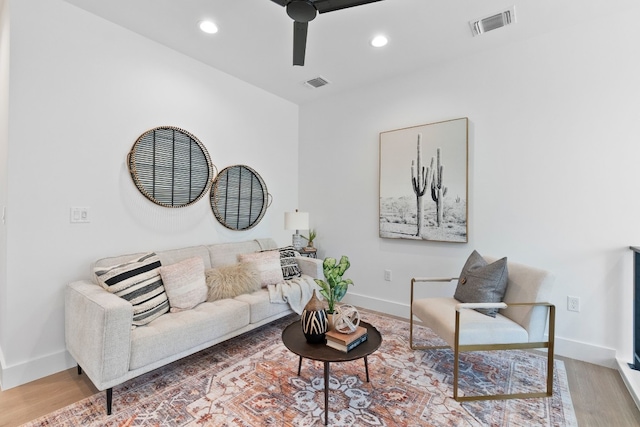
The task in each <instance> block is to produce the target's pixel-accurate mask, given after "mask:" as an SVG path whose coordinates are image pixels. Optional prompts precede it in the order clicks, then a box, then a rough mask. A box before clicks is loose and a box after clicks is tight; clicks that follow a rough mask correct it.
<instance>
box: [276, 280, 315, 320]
mask: <svg viewBox="0 0 640 427" xmlns="http://www.w3.org/2000/svg"><path fill="white" fill-rule="evenodd" d="M312 283H313V284H312ZM267 288H268V289H269V300H270V301H271V302H272V303H276V304H289V306H290V307H291V309H292V310H293V311H295V312H296V313H298V314H301V313H302V310H303V309H304V306H305V305H307V302H309V299H311V295H312V294H313V290H314V289H315V288H316V284H315V282H313V279H312V278H311V277H309V276H302V277H296V278H294V279H289V280H285V281H283V282H281V283H278V284H277V285H269V286H267Z"/></svg>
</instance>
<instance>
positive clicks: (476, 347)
mask: <svg viewBox="0 0 640 427" xmlns="http://www.w3.org/2000/svg"><path fill="white" fill-rule="evenodd" d="M452 280H457V278H455V277H451V278H449V277H438V278H415V277H414V278H412V279H411V303H410V305H409V307H410V320H409V323H410V327H409V345H410V347H411V348H412V349H413V350H433V349H443V348H451V347H450V346H449V345H440V346H425V345H416V344H415V343H414V341H413V338H414V337H413V324H414V316H413V301H414V285H415V283H418V282H450V281H452ZM508 306H509V307H511V306H531V307H534V306H544V307H547V308H548V310H549V311H548V316H549V317H548V320H549V323H548V340H547V341H537V342H519V343H507V344H471V345H464V344H460V312H461V311H462V310H466V309H474V308H480V307H483V308H507V307H508ZM555 317H556V307H555V305H553V304H550V303H548V302H519V303H509V304H507V303H504V302H501V303H479V304H476V303H459V304H457V305H456V310H455V336H454V340H455V341H454V347H453V358H454V364H453V398H454V399H455V400H456V401H458V402H464V401H471V400H498V399H523V398H533V397H549V396H552V395H553V355H554V343H555ZM535 348H546V349H547V378H546V391H544V392H529V393H511V394H492V395H474V396H459V395H458V378H459V361H460V353H462V352H469V351H491V350H520V349H535Z"/></svg>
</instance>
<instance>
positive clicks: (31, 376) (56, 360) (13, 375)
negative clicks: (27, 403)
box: [0, 350, 76, 390]
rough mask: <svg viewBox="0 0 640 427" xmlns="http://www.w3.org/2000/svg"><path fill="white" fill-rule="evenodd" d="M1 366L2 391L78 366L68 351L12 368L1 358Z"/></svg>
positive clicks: (0, 386)
mask: <svg viewBox="0 0 640 427" xmlns="http://www.w3.org/2000/svg"><path fill="white" fill-rule="evenodd" d="M0 364H1V366H0V388H1V389H2V390H8V389H10V388H13V387H17V386H19V385H22V384H26V383H28V382H31V381H34V380H37V379H40V378H44V377H46V376H49V375H52V374H55V373H57V372H60V371H64V370H66V369H69V368H72V367H74V366H76V362H75V360H73V358H72V357H71V355H70V354H69V353H68V352H67V351H66V350H62V351H60V352H58V353H53V354H49V355H47V356H43V357H40V358H38V359H34V360H28V361H25V362H23V363H19V364H16V365H12V366H6V363H5V360H4V358H0Z"/></svg>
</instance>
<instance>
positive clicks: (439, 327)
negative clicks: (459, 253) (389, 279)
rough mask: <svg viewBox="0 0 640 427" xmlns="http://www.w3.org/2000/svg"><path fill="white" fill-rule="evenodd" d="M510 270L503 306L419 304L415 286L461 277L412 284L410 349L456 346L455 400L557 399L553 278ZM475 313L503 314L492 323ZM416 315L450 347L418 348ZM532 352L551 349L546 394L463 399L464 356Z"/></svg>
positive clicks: (511, 266) (451, 301)
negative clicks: (460, 380)
mask: <svg viewBox="0 0 640 427" xmlns="http://www.w3.org/2000/svg"><path fill="white" fill-rule="evenodd" d="M484 258H485V259H486V261H487V262H489V263H491V262H493V261H495V258H489V257H484ZM507 268H508V284H507V290H506V294H505V296H504V302H499V303H461V302H460V301H458V300H456V299H455V298H421V299H414V287H415V286H416V285H417V284H419V283H433V282H451V281H453V280H457V278H454V277H438V278H423V277H414V278H413V279H411V304H410V307H411V308H410V329H409V342H410V345H411V348H412V349H414V350H423V349H434V348H449V347H451V348H452V349H453V352H454V366H453V398H454V399H455V400H457V401H467V400H488V399H513V398H529V397H548V396H551V395H552V394H553V351H554V334H555V331H554V327H555V306H554V305H553V304H550V303H549V302H547V301H548V300H549V296H550V294H551V287H552V285H553V281H554V278H553V276H552V275H551V274H550V273H549V272H547V271H544V270H541V269H537V268H534V267H529V266H526V265H523V264H518V263H514V262H508V263H507ZM475 308H499V309H500V310H499V312H498V314H497V315H496V317H495V318H493V317H489V316H486V315H484V314H482V313H479V312H477V311H475V310H474V309H475ZM414 316H415V317H416V318H418V319H419V320H421V321H422V324H423V325H424V326H427V327H428V328H431V329H432V330H433V331H434V332H435V333H436V334H437V335H438V336H440V337H441V338H442V339H444V341H446V343H447V344H448V346H428V345H418V344H416V343H415V342H414V327H413V324H414ZM547 319H548V326H547ZM545 335H547V336H546V337H545ZM530 348H547V355H548V357H547V381H546V391H545V392H531V393H516V394H495V395H480V396H477V395H476V396H459V395H458V373H459V358H460V353H462V352H466V351H487V350H507V349H530Z"/></svg>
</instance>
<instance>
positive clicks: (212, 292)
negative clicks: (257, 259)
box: [205, 263, 261, 301]
mask: <svg viewBox="0 0 640 427" xmlns="http://www.w3.org/2000/svg"><path fill="white" fill-rule="evenodd" d="M205 276H206V281H207V287H208V289H209V293H208V295H207V301H215V300H219V299H224V298H233V297H236V296H238V295H240V294H249V293H251V292H255V291H257V290H260V287H261V286H260V272H259V271H258V269H257V268H256V267H255V265H253V264H252V263H238V264H233V265H225V266H222V267H216V268H209V269H207V270H205Z"/></svg>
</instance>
